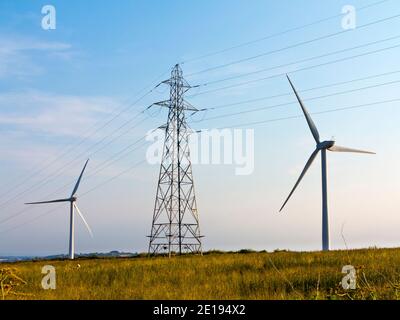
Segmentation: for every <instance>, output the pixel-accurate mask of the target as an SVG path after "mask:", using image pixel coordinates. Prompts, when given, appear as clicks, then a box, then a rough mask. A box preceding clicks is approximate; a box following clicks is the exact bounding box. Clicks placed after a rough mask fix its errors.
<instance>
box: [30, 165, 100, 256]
mask: <svg viewBox="0 0 400 320" xmlns="http://www.w3.org/2000/svg"><path fill="white" fill-rule="evenodd" d="M88 162H89V159H88V160H87V161H86V163H85V166H84V167H83V169H82V172H81V174H80V176H79V178H78V181H77V182H76V184H75V187H74V190H73V191H72V194H71V196H70V197H69V198H67V199H57V200H50V201H41V202H30V203H25V204H45V203H57V202H69V203H70V229H69V258H70V259H74V257H75V234H74V233H75V230H74V218H75V210H76V211H77V212H78V214H79V216H80V217H81V218H82V221H83V223H84V224H85V226H86V228H87V229H88V231H89V233H90V235H91V237H93V233H92V230H91V229H90V227H89V224H88V223H87V222H86V220H85V218H84V216H83V214H82V212H81V211H80V210H79V208H78V206H77V205H76V200H77V196H76V192H77V191H78V188H79V184H80V183H81V179H82V176H83V173H84V171H85V169H86V166H87V164H88Z"/></svg>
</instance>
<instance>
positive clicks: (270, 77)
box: [190, 44, 400, 98]
mask: <svg viewBox="0 0 400 320" xmlns="http://www.w3.org/2000/svg"><path fill="white" fill-rule="evenodd" d="M398 47H400V44H397V45H394V46H390V47H385V48H382V49H378V50H373V51H367V52H365V53H361V54H357V55H353V56H349V57H345V58H340V59H336V60H332V61H329V62H324V63H320V64H316V65H311V66H308V67H304V68H300V69H295V70H291V71H286V72H282V73H277V74H274V75H271V76H268V77H263V78H258V79H254V80H249V81H245V82H240V83H236V84H233V85H229V86H225V87H220V88H216V89H212V90H207V91H202V92H199V93H196V94H193V95H191V96H190V97H191V98H193V97H196V96H199V95H203V94H208V93H212V92H218V91H222V90H226V89H231V88H236V87H240V86H243V85H247V84H251V83H257V82H260V81H264V80H269V79H273V78H277V77H281V76H285V75H286V74H287V73H297V72H302V71H306V70H311V69H315V68H319V67H323V66H327V65H331V64H335V63H339V62H343V61H348V60H353V59H356V58H360V57H365V56H368V55H372V54H376V53H380V52H384V51H388V50H392V49H396V48H398Z"/></svg>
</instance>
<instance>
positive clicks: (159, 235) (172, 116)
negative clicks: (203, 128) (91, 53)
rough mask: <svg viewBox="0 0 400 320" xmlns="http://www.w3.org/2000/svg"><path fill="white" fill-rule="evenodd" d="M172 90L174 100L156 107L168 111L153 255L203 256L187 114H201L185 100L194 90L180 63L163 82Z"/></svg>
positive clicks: (155, 208) (161, 102)
mask: <svg viewBox="0 0 400 320" xmlns="http://www.w3.org/2000/svg"><path fill="white" fill-rule="evenodd" d="M162 83H163V84H167V85H169V87H170V98H169V100H166V101H160V102H157V103H155V104H154V105H157V106H160V107H166V108H168V122H167V124H166V125H164V126H161V127H160V128H159V129H164V130H165V141H164V150H163V155H162V159H161V166H160V173H159V179H158V186H157V194H156V199H155V205H154V211H153V221H152V227H151V235H150V236H149V238H150V242H149V254H151V255H155V254H168V255H169V256H171V254H172V253H175V252H176V253H179V254H182V253H201V252H202V246H201V238H202V236H201V235H200V226H199V215H198V212H197V203H196V196H195V190H194V182H193V173H192V164H191V161H190V150H189V136H190V133H191V130H190V128H189V127H188V125H187V122H186V115H185V112H186V111H192V112H198V111H199V110H198V109H196V108H194V107H193V106H192V105H190V104H189V103H188V102H186V101H185V100H184V94H185V93H186V92H187V91H188V90H189V89H190V88H192V87H191V86H190V85H189V84H188V83H187V82H186V81H185V80H184V78H183V76H182V70H181V68H180V66H179V65H178V64H177V65H175V67H174V68H173V69H172V72H171V78H170V79H168V80H165V81H163V82H162Z"/></svg>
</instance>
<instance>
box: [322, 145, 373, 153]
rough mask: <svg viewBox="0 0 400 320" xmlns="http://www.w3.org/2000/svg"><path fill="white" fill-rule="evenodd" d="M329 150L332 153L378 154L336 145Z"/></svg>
mask: <svg viewBox="0 0 400 320" xmlns="http://www.w3.org/2000/svg"><path fill="white" fill-rule="evenodd" d="M328 150H329V151H332V152H350V153H365V154H376V153H375V152H371V151H364V150H358V149H352V148H346V147H341V146H336V145H334V146H333V147H331V148H329V149H328Z"/></svg>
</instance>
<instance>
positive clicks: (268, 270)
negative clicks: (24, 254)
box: [0, 249, 400, 299]
mask: <svg viewBox="0 0 400 320" xmlns="http://www.w3.org/2000/svg"><path fill="white" fill-rule="evenodd" d="M44 265H52V266H54V267H55V268H56V271H57V289H56V290H43V289H42V287H41V281H42V278H43V276H44V275H43V274H42V273H41V269H42V267H43V266H44ZM345 265H353V266H354V267H355V268H356V269H357V289H356V290H350V291H345V290H344V289H343V288H342V286H341V280H342V278H343V277H344V274H342V273H341V271H342V268H343V266H345ZM0 267H1V268H7V267H12V268H13V274H15V275H17V276H18V277H19V278H20V279H23V281H25V282H24V283H20V284H19V285H18V287H16V288H15V290H14V292H15V293H14V294H12V295H7V296H5V298H6V299H398V298H399V296H400V293H399V290H400V249H365V250H353V251H332V252H326V253H323V252H304V253H295V252H274V253H211V254H206V255H204V256H182V257H173V258H171V259H168V258H166V257H157V258H147V257H139V258H130V259H82V260H75V261H38V262H19V263H13V264H1V265H0Z"/></svg>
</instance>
